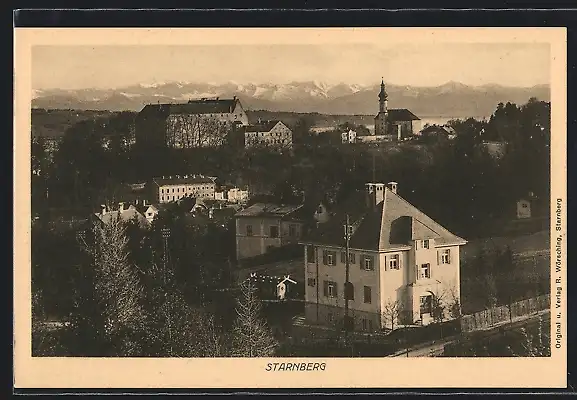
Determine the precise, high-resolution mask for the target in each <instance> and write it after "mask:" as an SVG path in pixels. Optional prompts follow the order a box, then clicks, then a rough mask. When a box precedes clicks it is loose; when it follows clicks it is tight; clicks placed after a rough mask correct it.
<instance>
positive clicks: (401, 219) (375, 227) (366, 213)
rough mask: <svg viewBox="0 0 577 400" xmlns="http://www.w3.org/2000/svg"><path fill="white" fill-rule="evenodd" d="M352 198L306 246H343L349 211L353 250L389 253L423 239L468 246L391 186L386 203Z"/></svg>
mask: <svg viewBox="0 0 577 400" xmlns="http://www.w3.org/2000/svg"><path fill="white" fill-rule="evenodd" d="M351 198H352V199H353V200H352V201H351V203H349V204H348V205H346V206H344V207H339V208H340V209H339V211H338V212H337V213H336V215H334V216H333V217H332V218H331V219H330V220H329V221H328V222H326V223H325V224H322V225H320V226H319V227H318V228H317V229H315V230H313V231H312V232H311V233H310V234H309V235H307V237H305V238H304V239H303V243H315V244H327V245H334V246H343V245H344V230H343V227H344V224H345V215H346V214H345V213H346V212H349V222H350V223H351V225H353V234H352V235H351V238H350V242H349V244H350V247H351V248H356V249H365V250H375V251H387V250H393V249H399V248H403V247H407V246H410V245H411V243H410V242H411V241H412V240H423V239H435V245H460V244H465V243H466V241H465V240H464V239H462V238H460V237H458V236H456V235H454V234H453V233H451V232H449V231H448V230H447V229H446V228H444V227H442V226H441V225H440V224H439V223H437V222H436V221H434V220H433V219H432V218H430V217H429V216H427V215H426V214H425V213H423V212H422V211H420V210H419V209H417V208H416V207H414V206H413V205H411V204H410V203H408V202H407V201H406V200H405V199H403V198H402V197H400V196H399V195H398V194H396V193H393V192H392V191H391V190H390V189H389V188H388V187H386V188H385V193H384V199H383V201H381V202H380V203H379V204H377V205H376V206H374V207H367V206H366V200H359V196H358V193H356V194H354V195H353V196H351ZM365 198H366V197H365Z"/></svg>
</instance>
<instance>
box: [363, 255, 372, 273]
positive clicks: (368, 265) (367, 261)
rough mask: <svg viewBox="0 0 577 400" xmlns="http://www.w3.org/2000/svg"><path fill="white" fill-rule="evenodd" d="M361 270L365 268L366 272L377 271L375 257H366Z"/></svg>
mask: <svg viewBox="0 0 577 400" xmlns="http://www.w3.org/2000/svg"><path fill="white" fill-rule="evenodd" d="M361 268H364V269H365V271H373V270H374V269H375V257H374V256H364V258H363V263H362V265H361Z"/></svg>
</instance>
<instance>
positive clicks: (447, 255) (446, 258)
mask: <svg viewBox="0 0 577 400" xmlns="http://www.w3.org/2000/svg"><path fill="white" fill-rule="evenodd" d="M450 263H451V250H450V249H444V250H442V251H441V264H450Z"/></svg>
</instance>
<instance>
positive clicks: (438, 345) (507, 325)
mask: <svg viewBox="0 0 577 400" xmlns="http://www.w3.org/2000/svg"><path fill="white" fill-rule="evenodd" d="M550 312H551V310H549V309H547V310H542V311H539V312H538V313H534V314H528V315H523V316H520V317H517V318H515V319H513V321H512V322H511V321H504V322H501V323H498V324H495V325H493V326H491V327H489V328H486V329H481V330H476V331H473V332H468V333H466V334H465V335H470V336H475V337H476V338H479V337H482V336H491V335H494V334H496V333H498V332H499V331H500V330H501V329H506V330H510V329H515V328H517V327H520V326H522V325H523V324H524V323H525V322H527V321H530V320H532V319H536V318H538V317H539V316H540V315H545V314H547V313H550ZM461 338H462V335H455V336H451V337H448V338H445V339H443V340H438V341H431V342H427V343H423V344H420V345H418V346H414V347H412V348H411V349H410V350H409V352H408V354H407V350H402V351H398V352H396V353H394V354H391V355H390V356H389V357H431V356H438V355H442V354H443V351H444V348H445V345H447V344H450V343H453V342H455V341H457V340H458V339H461Z"/></svg>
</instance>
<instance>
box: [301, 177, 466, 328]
mask: <svg viewBox="0 0 577 400" xmlns="http://www.w3.org/2000/svg"><path fill="white" fill-rule="evenodd" d="M381 185H383V184H378V183H377V184H367V188H368V190H372V189H375V188H376V190H372V191H371V195H372V196H373V197H372V198H373V199H374V200H375V201H376V204H377V205H378V206H381V205H382V208H378V207H377V208H378V209H377V210H376V211H371V212H374V213H376V214H373V215H371V214H369V216H368V217H365V218H364V219H361V222H360V224H363V223H365V222H363V221H365V220H367V219H373V220H374V218H377V216H378V217H380V218H381V224H382V225H381V232H380V233H379V235H380V238H379V240H380V242H381V244H380V245H379V246H378V248H374V247H372V246H371V247H372V248H371V247H369V246H368V247H366V248H363V246H359V241H357V242H356V244H355V245H354V246H351V247H349V282H350V283H351V284H352V294H353V296H352V297H351V298H350V299H349V304H348V305H349V310H350V314H349V315H350V316H351V317H352V318H353V320H354V323H355V329H356V330H379V329H381V328H389V329H390V328H391V327H393V326H392V325H395V326H394V327H397V326H398V325H405V324H411V325H412V324H417V325H427V324H429V323H431V322H432V320H433V317H434V315H433V314H432V313H433V308H434V304H435V301H434V300H435V299H437V300H440V302H441V303H442V304H443V305H444V306H445V312H444V315H443V320H448V319H450V318H451V314H450V311H449V307H450V304H451V303H454V302H455V301H456V302H459V299H460V257H459V249H460V246H461V245H463V244H465V243H466V241H464V240H463V239H461V238H459V237H457V236H454V235H453V234H451V233H450V232H448V231H446V230H445V229H444V228H442V227H441V226H440V225H436V223H435V222H434V221H432V220H430V219H429V218H428V217H426V216H425V215H424V214H423V213H422V212H420V211H419V210H417V209H415V208H414V207H413V206H411V205H409V204H408V203H406V201H405V200H404V199H402V198H401V197H400V196H398V195H397V194H396V184H394V183H391V184H390V185H391V187H392V188H394V191H393V190H391V189H390V188H389V187H384V190H382V191H379V190H378V189H379V188H381ZM383 186H384V185H383ZM381 210H382V211H381ZM379 213H380V214H379ZM404 221H406V222H407V224H406V227H407V229H404V230H403V232H406V235H408V236H406V237H407V240H402V243H401V241H397V242H399V244H390V243H388V242H387V244H386V245H385V244H382V243H383V237H385V239H386V240H385V241H388V240H389V239H388V238H389V237H391V236H392V235H393V232H394V229H395V228H394V225H395V224H400V223H403V222H404ZM327 224H328V225H330V221H329V222H328V223H327ZM327 228H328V229H329V230H333V231H334V230H335V229H339V228H340V225H335V226H332V227H327ZM343 228H344V226H343ZM340 229H342V228H340ZM354 229H355V230H357V229H358V231H362V227H358V226H357V227H356V228H354ZM401 230H402V229H401ZM364 232H365V233H366V232H367V231H366V230H364ZM365 233H361V235H365ZM355 234H356V231H351V237H353V238H354V237H355ZM363 240H364V239H363ZM366 240H367V242H372V240H371V239H370V238H366ZM337 241H338V242H339V243H335V244H326V243H319V242H316V243H315V240H314V239H310V240H307V238H305V239H304V240H303V242H302V243H303V244H304V245H305V246H304V261H305V262H304V264H305V265H304V267H305V280H306V282H305V284H306V286H305V301H306V303H305V304H306V306H305V315H306V318H307V319H308V320H311V321H313V322H317V323H329V324H330V323H331V322H334V321H335V320H336V319H337V318H342V317H343V316H344V314H343V312H344V303H345V296H344V285H345V276H346V267H345V266H346V252H345V251H346V247H345V240H344V235H343V238H342V239H340V240H339V239H337ZM392 305H395V307H396V309H397V310H398V312H396V313H390V312H387V310H390V309H391V306H392ZM391 319H393V321H391Z"/></svg>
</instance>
